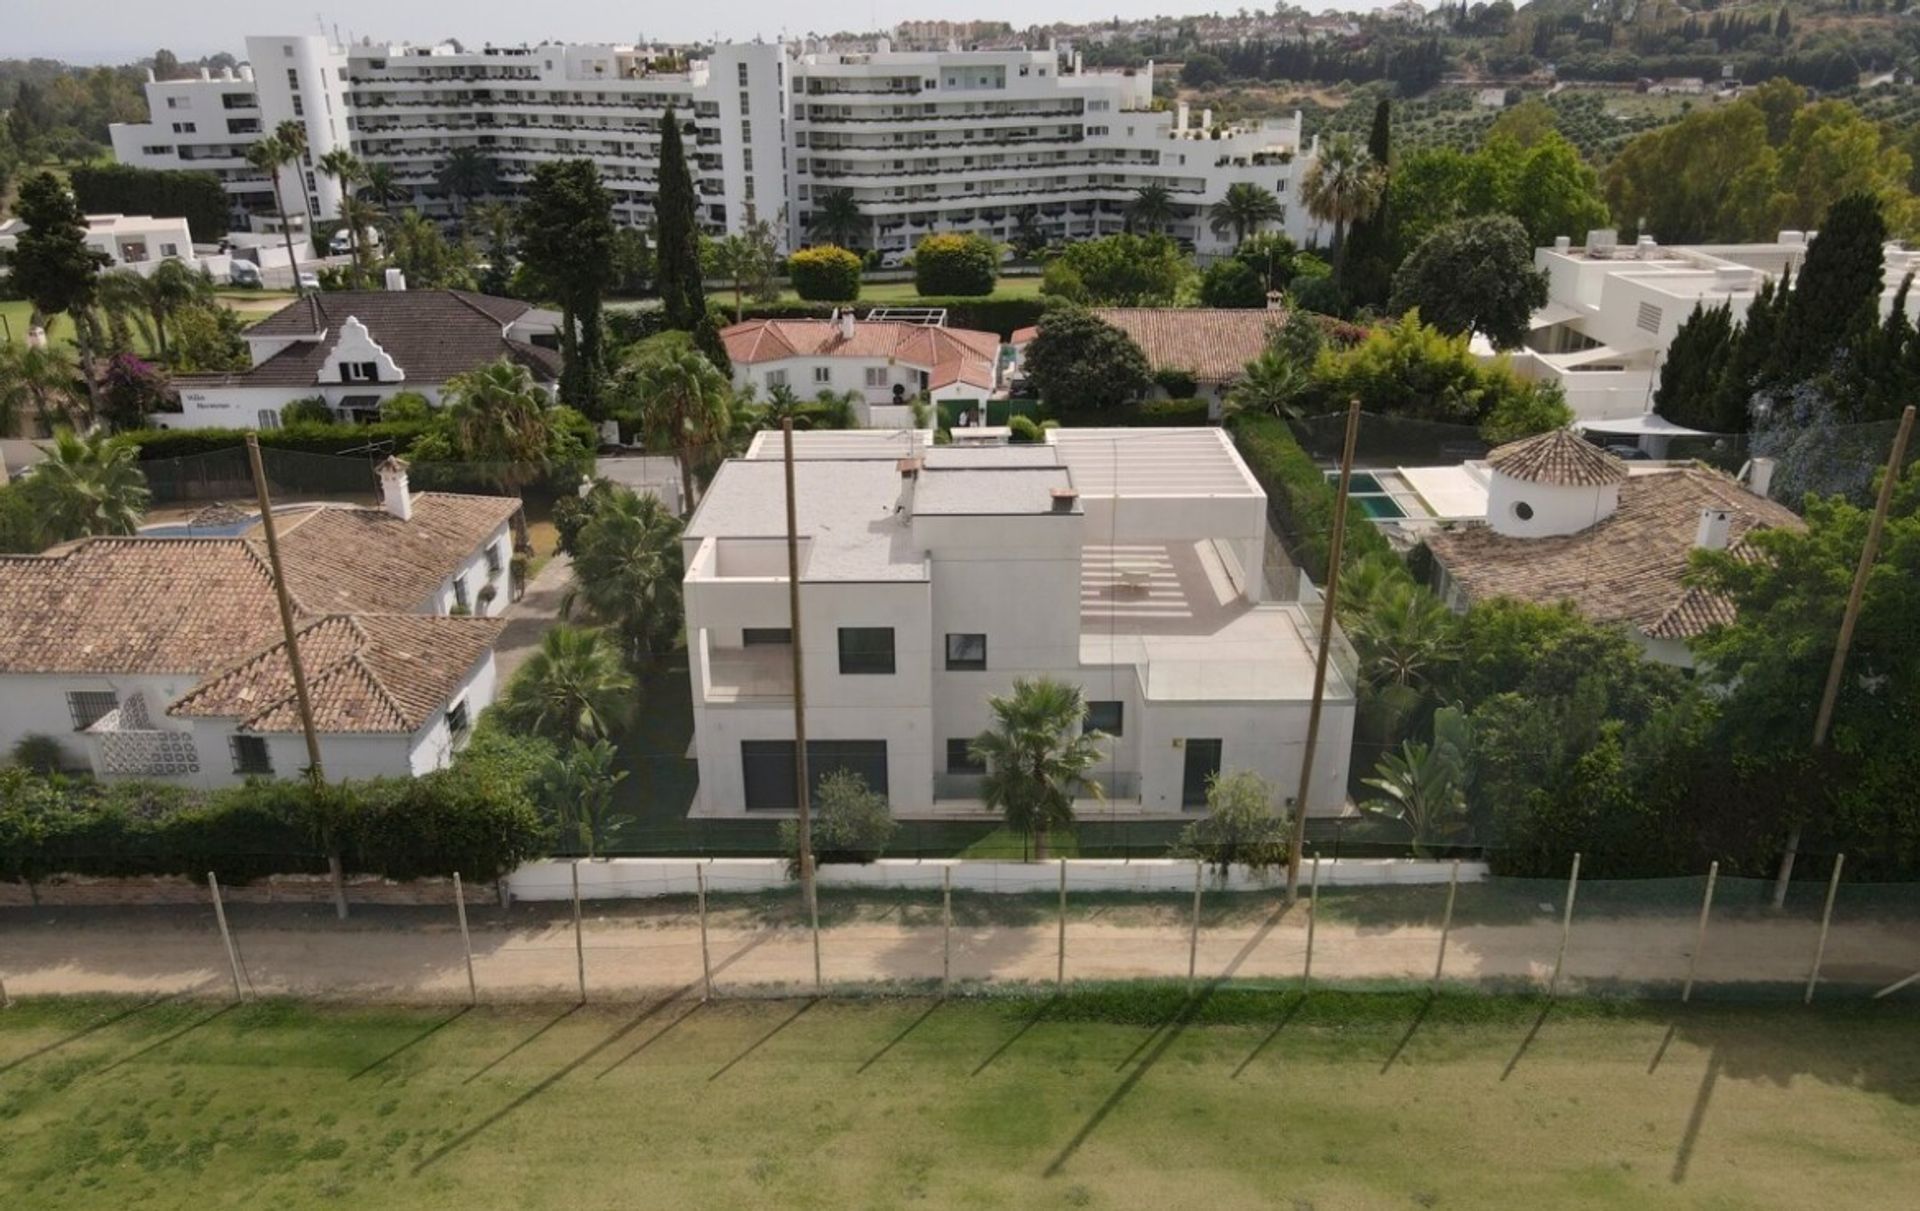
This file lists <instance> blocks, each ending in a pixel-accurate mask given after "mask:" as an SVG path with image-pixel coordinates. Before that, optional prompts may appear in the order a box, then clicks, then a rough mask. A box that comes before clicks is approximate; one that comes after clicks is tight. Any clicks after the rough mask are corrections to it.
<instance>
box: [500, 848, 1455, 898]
mask: <svg viewBox="0 0 1920 1211" xmlns="http://www.w3.org/2000/svg"><path fill="white" fill-rule="evenodd" d="M575 865H576V864H575V863H572V862H568V861H563V860H558V859H546V860H543V861H539V862H529V863H528V864H527V865H525V866H522V867H521V868H520V869H519V870H516V871H514V872H513V873H512V874H511V875H508V876H507V891H508V894H509V895H510V896H512V897H513V898H514V899H517V900H567V899H571V898H572V896H573V874H572V868H573V867H574V866H575ZM577 865H578V868H579V872H580V895H581V898H582V899H588V900H625V899H646V898H649V897H653V896H679V895H692V894H694V892H695V891H697V890H698V876H697V875H695V873H694V868H695V867H699V866H704V867H705V868H706V871H707V890H709V891H711V892H754V891H775V890H779V889H782V888H790V887H794V886H795V884H794V882H793V880H791V879H789V878H788V877H787V864H786V860H785V859H783V858H614V859H611V860H602V861H581V862H580V863H578V864H577ZM943 868H950V869H951V870H952V871H953V886H954V887H955V888H956V889H959V890H962V891H984V892H999V893H1008V894H1021V893H1037V892H1052V891H1058V890H1059V887H1060V863H1058V862H965V861H960V860H957V859H956V860H950V861H941V860H934V861H921V860H917V859H912V858H882V859H880V860H879V861H878V862H873V863H869V864H866V865H852V864H839V863H830V864H827V865H824V866H821V867H820V886H822V887H849V888H881V887H894V888H900V887H911V888H919V889H922V890H930V889H937V888H938V887H939V886H940V872H941V870H942V869H943ZM1066 868H1067V891H1068V892H1069V893H1072V892H1076V891H1127V892H1182V891H1185V892H1191V891H1192V890H1193V863H1191V862H1184V861H1179V860H1177V859H1173V858H1149V859H1144V860H1136V861H1123V860H1120V859H1113V860H1101V859H1092V858H1077V859H1071V860H1069V861H1067V863H1066ZM1451 874H1452V863H1451V862H1434V861H1423V860H1419V859H1412V858H1341V859H1338V860H1335V861H1329V862H1323V863H1321V866H1320V882H1321V883H1322V884H1323V885H1325V886H1329V887H1362V886H1378V885H1382V884H1408V885H1410V884H1422V883H1424V884H1432V883H1445V882H1446V881H1447V880H1448V879H1449V878H1450V877H1451ZM1486 877H1487V864H1486V863H1484V862H1462V863H1461V864H1460V878H1461V880H1462V881H1463V882H1468V883H1478V882H1480V881H1482V880H1484V879H1486ZM1285 882H1286V878H1285V872H1284V871H1281V870H1273V871H1267V872H1264V873H1263V872H1256V871H1254V870H1252V869H1251V868H1249V867H1245V866H1236V867H1234V868H1232V870H1231V871H1230V872H1229V873H1228V875H1227V878H1226V879H1225V880H1224V881H1222V880H1221V879H1220V878H1219V877H1218V875H1217V874H1216V873H1214V872H1212V871H1209V872H1208V875H1207V888H1208V890H1210V891H1268V890H1272V889H1274V888H1277V887H1280V886H1283V885H1284V884H1285Z"/></svg>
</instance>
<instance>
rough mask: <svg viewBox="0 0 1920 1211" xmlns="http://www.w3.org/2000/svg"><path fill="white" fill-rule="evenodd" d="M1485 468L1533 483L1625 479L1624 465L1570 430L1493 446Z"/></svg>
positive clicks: (1596, 484)
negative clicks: (1487, 466) (1489, 467)
mask: <svg viewBox="0 0 1920 1211" xmlns="http://www.w3.org/2000/svg"><path fill="white" fill-rule="evenodd" d="M1487 465H1489V466H1491V467H1492V468H1493V469H1494V470H1496V471H1498V472H1500V473H1501V474H1502V475H1510V476H1512V477H1513V478H1515V479H1523V480H1526V481H1527V482H1528V483H1535V484H1558V485H1561V486H1566V487H1589V488H1591V487H1600V486H1603V485H1606V484H1617V483H1619V482H1620V481H1622V480H1624V479H1625V478H1626V477H1627V464H1626V463H1624V462H1622V461H1621V460H1620V459H1618V458H1616V457H1614V456H1613V455H1611V454H1609V453H1607V452H1606V451H1605V450H1602V449H1601V448H1600V447H1598V446H1596V445H1594V444H1593V443H1592V442H1590V441H1588V440H1587V439H1586V438H1584V437H1581V436H1580V435H1579V434H1578V433H1575V432H1573V431H1571V430H1569V429H1553V430H1549V431H1548V432H1546V433H1540V434H1536V435H1534V436H1533V437H1527V438H1522V439H1521V440H1519V441H1517V442H1508V443H1507V444H1506V445H1504V446H1496V447H1494V450H1493V452H1492V453H1491V454H1489V455H1487Z"/></svg>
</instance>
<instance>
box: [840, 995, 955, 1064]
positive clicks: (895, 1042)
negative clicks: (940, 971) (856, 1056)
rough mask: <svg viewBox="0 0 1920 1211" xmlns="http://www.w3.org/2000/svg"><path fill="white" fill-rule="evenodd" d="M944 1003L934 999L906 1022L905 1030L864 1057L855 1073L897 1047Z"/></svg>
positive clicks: (875, 1062) (877, 1061) (878, 1060)
mask: <svg viewBox="0 0 1920 1211" xmlns="http://www.w3.org/2000/svg"><path fill="white" fill-rule="evenodd" d="M944 1004H946V1002H945V1001H935V1002H934V1003H933V1004H931V1005H929V1006H927V1008H926V1012H924V1013H922V1014H921V1015H920V1016H919V1017H917V1018H915V1019H913V1021H911V1022H908V1023H907V1028H906V1029H905V1030H902V1031H901V1032H900V1033H899V1034H896V1035H894V1036H893V1037H892V1038H890V1039H888V1040H887V1042H886V1045H885V1046H883V1047H882V1048H880V1050H878V1051H876V1052H874V1053H873V1054H872V1055H870V1056H868V1057H867V1059H866V1062H865V1063H863V1064H861V1065H860V1067H858V1068H856V1069H855V1070H854V1071H855V1072H856V1073H861V1072H865V1071H866V1070H867V1069H869V1068H871V1067H873V1066H874V1065H875V1064H877V1063H879V1062H880V1060H881V1059H882V1058H883V1057H884V1056H885V1055H886V1054H887V1052H889V1051H892V1050H893V1049H894V1048H895V1047H898V1046H899V1045H900V1044H901V1043H902V1042H904V1041H905V1040H906V1037H907V1036H908V1035H910V1034H912V1033H913V1032H914V1031H916V1030H918V1029H920V1026H921V1024H922V1023H923V1022H925V1021H926V1020H927V1019H928V1018H930V1017H932V1016H933V1011H934V1010H936V1009H938V1008H940V1006H942V1005H944Z"/></svg>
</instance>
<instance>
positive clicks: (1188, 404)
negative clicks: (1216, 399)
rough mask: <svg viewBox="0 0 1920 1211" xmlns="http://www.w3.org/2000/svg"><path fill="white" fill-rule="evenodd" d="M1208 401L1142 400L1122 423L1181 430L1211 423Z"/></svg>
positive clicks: (1130, 409)
mask: <svg viewBox="0 0 1920 1211" xmlns="http://www.w3.org/2000/svg"><path fill="white" fill-rule="evenodd" d="M1207 412H1208V406H1207V401H1206V400H1204V399H1200V398H1197V397H1196V398H1190V399H1149V400H1142V401H1141V402H1140V403H1137V404H1134V405H1133V406H1132V407H1130V408H1128V409H1126V410H1125V412H1124V413H1123V414H1122V419H1121V423H1122V424H1126V425H1136V426H1139V427H1142V428H1172V429H1180V428H1187V427H1191V426H1196V425H1205V424H1209V423H1211V422H1210V421H1209V419H1208V416H1207Z"/></svg>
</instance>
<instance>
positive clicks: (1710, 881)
mask: <svg viewBox="0 0 1920 1211" xmlns="http://www.w3.org/2000/svg"><path fill="white" fill-rule="evenodd" d="M1719 878H1720V864H1719V863H1718V862H1715V863H1713V864H1712V865H1710V866H1708V867H1707V894H1706V895H1704V896H1702V897H1701V899H1700V928H1699V930H1698V931H1697V932H1696V933H1695V934H1694V935H1693V955H1692V956H1691V957H1690V958H1688V959H1687V982H1686V984H1685V986H1683V987H1682V988H1681V989H1680V1003H1681V1004H1682V1005H1685V1004H1686V1003H1687V1002H1688V1001H1689V1000H1691V999H1692V998H1693V976H1694V973H1695V972H1697V971H1699V970H1700V952H1701V951H1703V950H1705V949H1706V948H1707V915H1708V914H1709V913H1711V912H1712V911H1713V885H1714V883H1715V882H1717V881H1718V880H1719Z"/></svg>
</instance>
